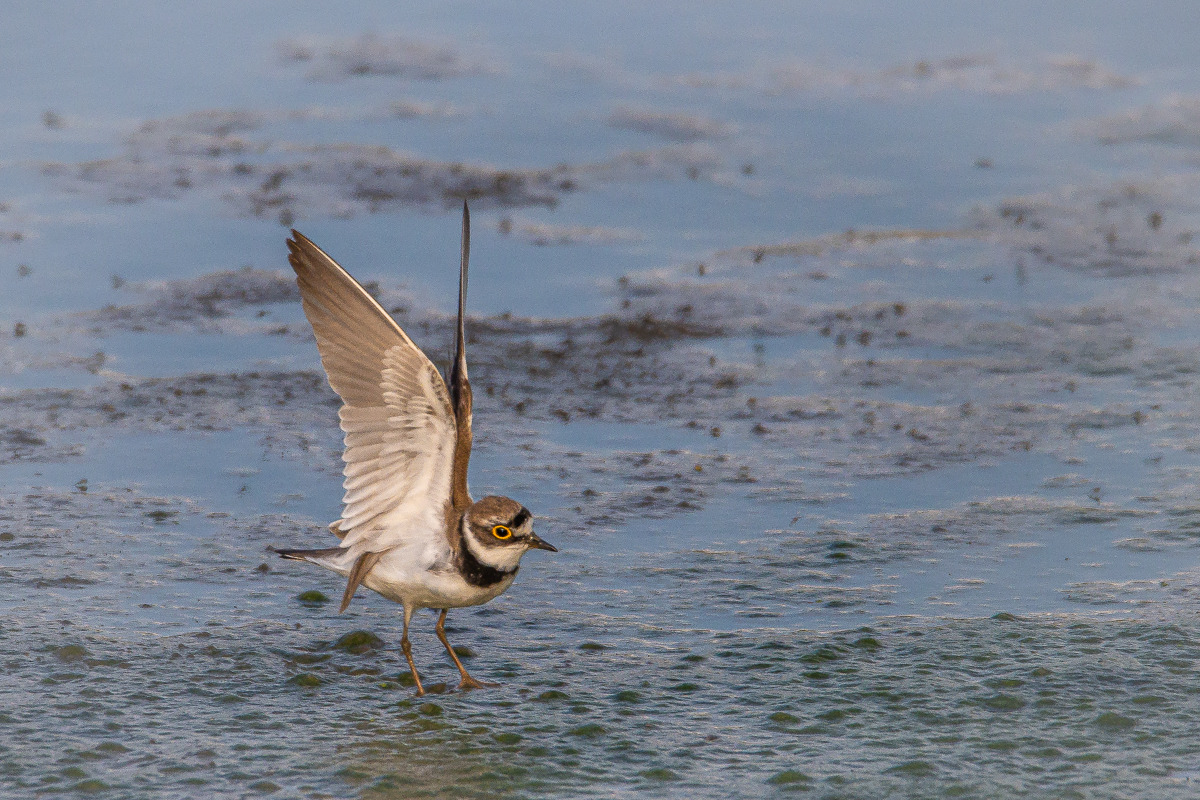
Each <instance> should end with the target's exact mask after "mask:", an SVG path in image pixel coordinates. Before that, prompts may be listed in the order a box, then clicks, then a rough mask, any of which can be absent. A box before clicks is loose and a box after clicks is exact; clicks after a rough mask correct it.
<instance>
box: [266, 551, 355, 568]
mask: <svg viewBox="0 0 1200 800" xmlns="http://www.w3.org/2000/svg"><path fill="white" fill-rule="evenodd" d="M272 549H273V550H274V551H275V552H276V553H278V554H279V556H280V557H281V558H290V559H292V560H293V561H311V562H313V563H314V564H316V563H320V562H321V561H322V560H324V559H328V558H329V557H331V556H338V555H343V554H344V553H345V552H346V551H345V550H343V549H342V548H340V547H326V548H324V549H323V550H285V549H279V548H272Z"/></svg>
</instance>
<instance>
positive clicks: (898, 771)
mask: <svg viewBox="0 0 1200 800" xmlns="http://www.w3.org/2000/svg"><path fill="white" fill-rule="evenodd" d="M886 771H887V772H890V773H892V774H894V775H907V776H910V777H913V778H927V777H929V776H930V775H932V774H934V772H936V771H937V770H935V769H934V766H933V764H930V763H929V762H928V761H905V762H904V763H903V764H897V765H896V766H894V767H889V768H888V769H887V770H886Z"/></svg>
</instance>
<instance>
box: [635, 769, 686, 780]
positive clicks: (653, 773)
mask: <svg viewBox="0 0 1200 800" xmlns="http://www.w3.org/2000/svg"><path fill="white" fill-rule="evenodd" d="M638 775H641V776H642V777H643V778H646V779H647V780H652V781H677V780H679V775H678V774H677V773H675V772H674V771H673V770H669V769H667V768H665V767H654V768H652V769H644V770H642V771H641V772H639V773H638Z"/></svg>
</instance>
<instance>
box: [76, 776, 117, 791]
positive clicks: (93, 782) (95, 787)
mask: <svg viewBox="0 0 1200 800" xmlns="http://www.w3.org/2000/svg"><path fill="white" fill-rule="evenodd" d="M110 788H112V787H110V786H109V785H108V784H107V783H105V782H104V781H102V780H99V779H97V778H89V779H88V780H85V781H80V782H79V783H77V784H75V785H74V786H72V787H71V791H73V792H79V793H80V794H97V793H99V792H107V791H108V790H109V789H110Z"/></svg>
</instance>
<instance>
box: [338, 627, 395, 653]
mask: <svg viewBox="0 0 1200 800" xmlns="http://www.w3.org/2000/svg"><path fill="white" fill-rule="evenodd" d="M333 646H334V648H336V649H338V650H342V651H345V652H347V653H350V654H352V655H356V656H358V655H365V654H366V653H371V652H374V651H375V650H382V649H383V647H384V643H383V640H382V639H380V638H379V637H378V636H376V635H375V634H373V633H371V632H370V631H351V632H350V633H347V634H345V635H344V636H342V637H341V638H340V639H338V640H337V641H336V642H334V643H333Z"/></svg>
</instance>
